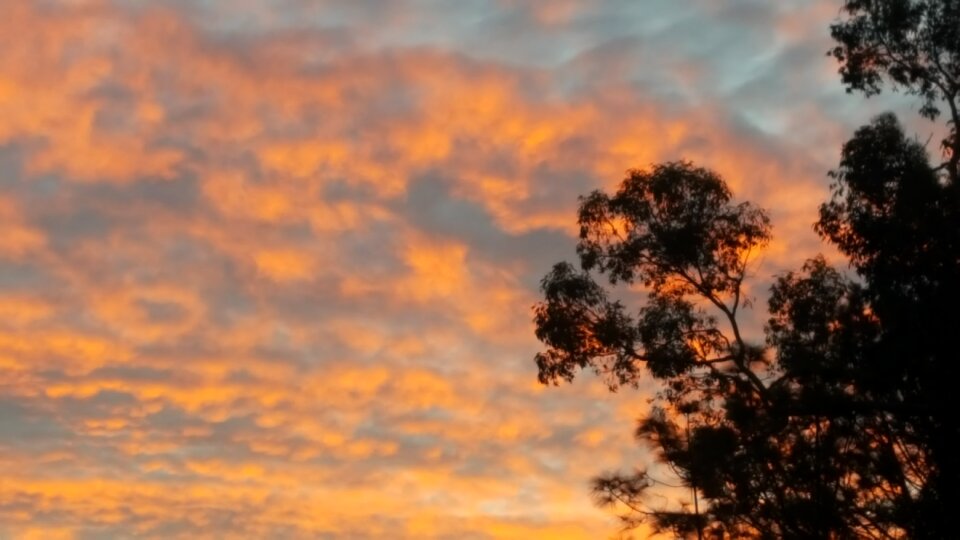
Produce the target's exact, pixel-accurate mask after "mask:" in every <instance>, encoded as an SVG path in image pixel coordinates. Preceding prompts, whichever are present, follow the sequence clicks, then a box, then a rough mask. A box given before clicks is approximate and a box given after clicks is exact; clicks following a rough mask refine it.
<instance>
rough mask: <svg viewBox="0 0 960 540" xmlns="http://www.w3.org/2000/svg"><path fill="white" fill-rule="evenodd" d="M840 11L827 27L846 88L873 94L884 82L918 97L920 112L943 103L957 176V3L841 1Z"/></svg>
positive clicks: (936, 111)
mask: <svg viewBox="0 0 960 540" xmlns="http://www.w3.org/2000/svg"><path fill="white" fill-rule="evenodd" d="M842 10H843V13H844V14H845V15H846V16H845V17H844V18H843V19H842V20H840V21H837V22H836V23H835V24H833V25H832V26H831V27H830V30H831V34H832V35H833V38H834V40H836V42H837V45H836V46H835V47H834V48H833V49H832V50H831V51H830V54H832V55H833V56H834V57H835V58H836V59H837V60H838V61H839V62H840V75H841V78H842V80H843V82H844V84H846V86H847V89H848V90H850V91H852V90H857V91H861V92H864V93H865V94H866V95H868V96H869V95H874V94H877V93H879V92H880V90H881V89H882V88H883V83H884V81H885V80H886V81H888V82H890V83H892V84H893V86H894V88H899V89H903V90H905V91H906V92H908V93H910V94H915V95H917V96H919V97H920V98H921V100H922V107H921V109H920V114H922V115H923V116H925V117H927V118H930V119H931V120H932V119H935V118H937V117H938V116H939V115H940V114H941V113H942V109H943V108H944V106H945V107H946V109H947V113H948V116H949V118H948V119H947V125H948V128H949V135H948V136H947V138H946V139H944V141H943V149H944V151H945V153H946V155H947V162H946V163H945V164H944V165H942V166H941V167H942V168H944V169H946V171H947V173H948V176H949V177H950V179H951V180H952V181H953V182H954V183H956V182H957V181H958V175H960V138H958V137H957V129H958V127H960V2H958V1H957V0H845V1H844V2H843V8H842Z"/></svg>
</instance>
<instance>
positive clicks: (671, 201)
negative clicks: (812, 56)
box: [534, 0, 960, 538]
mask: <svg viewBox="0 0 960 540" xmlns="http://www.w3.org/2000/svg"><path fill="white" fill-rule="evenodd" d="M958 6H960V4H958V3H957V2H950V1H948V2H933V1H923V2H910V1H906V0H903V1H894V0H891V1H848V2H846V3H845V7H844V10H845V13H846V15H847V18H846V19H844V20H842V21H840V22H838V23H836V24H835V25H834V26H833V27H832V29H833V33H834V36H835V38H836V39H837V40H838V43H839V45H838V47H837V48H836V49H835V50H834V51H833V54H834V55H835V56H836V57H837V58H838V59H839V60H840V61H841V74H842V76H843V78H844V81H845V82H846V83H847V84H848V87H849V88H852V89H858V90H864V91H866V92H867V93H868V94H869V93H875V92H877V91H879V89H880V86H879V85H880V83H881V81H882V80H883V78H884V77H887V78H889V79H890V80H891V81H893V82H894V83H895V84H897V85H900V86H902V87H905V88H907V90H908V91H910V92H913V93H916V94H918V95H920V96H921V98H922V99H923V102H924V107H923V109H922V111H921V112H922V113H923V114H924V115H926V116H928V117H930V118H934V117H936V111H937V110H938V106H939V105H941V101H944V102H946V104H947V106H948V108H949V109H950V116H951V118H950V120H949V121H948V125H949V126H950V135H949V136H948V138H947V140H946V141H945V143H944V146H945V152H946V155H947V161H946V162H945V163H943V164H941V165H936V166H934V165H931V163H930V160H929V156H928V154H927V152H926V150H925V149H924V148H923V146H921V145H920V144H918V143H917V142H915V141H912V140H910V139H908V138H907V137H906V136H905V135H904V133H903V129H902V128H901V126H900V125H899V123H898V122H897V120H896V118H895V117H893V116H892V115H890V114H887V115H881V116H879V117H877V118H875V119H874V120H873V121H872V122H871V123H870V124H869V125H867V126H864V127H862V128H860V129H859V130H858V131H857V132H856V133H855V134H854V136H853V138H852V139H851V140H850V141H849V142H847V143H846V144H845V145H844V147H843V149H842V152H841V161H840V164H839V166H838V168H837V169H836V170H835V171H833V172H831V173H830V175H831V177H832V178H833V181H834V182H833V184H832V186H831V189H832V197H831V199H830V200H829V201H827V202H826V203H824V204H823V205H822V206H821V208H820V219H819V221H818V222H817V224H816V227H815V228H816V230H817V232H818V233H820V235H821V236H822V237H823V238H824V239H826V240H828V241H830V242H832V243H833V244H835V245H836V246H837V247H838V248H839V249H840V251H841V252H842V253H844V254H845V255H846V256H847V257H849V261H850V264H851V266H852V268H853V269H854V270H855V271H856V273H857V274H858V276H857V278H855V279H852V278H849V277H846V276H844V275H843V274H842V273H840V272H839V271H837V270H834V269H832V268H830V267H829V266H828V265H827V263H826V262H825V260H824V259H823V258H822V257H817V258H814V259H812V260H810V261H808V262H807V263H806V264H805V265H804V266H803V268H802V269H800V270H799V271H798V272H791V273H787V274H785V275H782V276H779V277H778V278H777V279H776V281H775V283H774V285H773V287H772V289H771V291H770V297H769V300H768V306H767V307H768V311H769V319H768V321H767V324H766V327H765V331H766V338H765V342H764V343H750V342H748V341H747V340H745V338H744V336H743V333H742V331H741V323H740V321H739V319H738V317H739V315H740V312H741V310H742V308H743V307H744V305H745V304H746V303H747V302H746V300H747V299H746V298H745V297H744V282H745V280H746V279H748V278H749V272H748V269H749V267H750V262H751V260H752V258H753V257H754V255H755V254H757V253H758V252H759V251H760V250H762V249H763V247H764V246H765V245H766V243H767V242H768V241H769V239H770V235H771V231H770V225H769V221H768V219H767V217H766V215H765V213H764V212H763V211H762V210H761V209H759V208H757V207H755V206H753V205H750V204H749V203H739V204H738V203H736V202H734V201H733V199H732V196H731V193H730V191H729V189H728V188H727V187H726V185H725V183H724V181H723V179H722V178H720V177H719V176H718V175H717V174H716V173H713V172H711V171H708V170H706V169H702V168H698V167H695V166H694V165H693V164H691V163H689V162H672V163H665V164H660V165H655V166H653V167H652V168H651V169H649V170H643V171H641V170H632V171H629V173H628V176H627V177H626V179H624V181H623V183H622V184H621V186H620V188H619V190H618V191H617V192H616V193H614V194H612V195H608V194H605V193H602V192H599V191H597V192H594V193H592V194H590V195H588V196H586V197H584V198H581V200H580V210H579V217H578V221H579V224H580V239H579V242H578V244H577V253H578V255H579V268H577V267H575V266H574V265H572V264H569V263H560V264H557V265H556V266H554V268H553V270H552V271H551V272H550V273H549V274H547V276H546V277H545V278H544V279H543V281H542V283H541V289H542V292H543V295H544V299H543V301H542V302H540V303H538V304H537V305H536V306H535V307H534V320H535V323H536V335H537V337H538V338H539V339H540V340H541V341H542V342H543V343H544V344H545V345H546V350H544V351H543V352H541V353H539V354H538V355H537V356H536V363H537V365H538V368H539V378H540V381H541V382H543V383H558V382H559V381H564V380H565V381H569V380H571V379H572V378H573V377H574V376H575V375H576V373H577V372H578V371H579V370H581V369H592V370H594V371H595V372H597V373H598V374H600V375H601V376H603V377H604V378H605V380H606V381H607V382H608V384H609V385H610V388H611V390H616V389H617V388H619V387H620V386H623V385H636V384H637V382H638V381H639V379H640V378H641V377H643V376H645V375H649V376H650V377H652V378H654V379H656V380H657V381H660V382H661V391H660V392H659V393H658V394H657V396H656V398H655V399H654V400H653V402H652V407H651V410H650V412H649V413H648V414H647V416H646V417H645V418H644V419H643V420H642V421H641V422H640V424H639V426H638V428H637V432H636V433H637V437H638V438H639V439H640V440H642V441H645V442H646V443H648V444H650V445H651V446H652V448H653V449H654V450H655V452H656V455H657V457H658V458H659V460H660V461H661V462H662V463H663V464H665V465H666V466H667V467H668V468H669V469H671V470H672V471H674V473H675V474H676V477H677V479H678V481H679V482H680V484H681V485H682V486H683V487H684V488H685V489H688V490H690V493H691V498H692V503H693V504H692V505H672V506H663V505H657V504H652V503H651V498H650V495H651V494H654V493H657V492H658V491H659V489H660V487H661V486H662V485H663V484H664V481H663V479H662V478H660V477H659V474H660V473H658V472H656V471H653V470H649V469H642V470H638V471H635V472H633V473H627V474H622V473H614V474H605V475H602V476H600V477H598V478H596V479H595V481H594V493H595V495H596V498H597V501H598V502H599V503H600V504H603V505H618V506H619V507H620V508H621V509H625V512H623V514H622V516H621V517H622V519H623V522H624V526H625V527H627V528H631V527H635V526H637V525H638V524H639V523H640V522H648V523H650V524H651V525H652V526H653V527H654V529H655V530H659V531H668V532H672V533H673V534H675V535H677V536H681V537H692V536H695V537H698V538H704V537H716V538H727V537H731V538H741V537H754V538H901V537H910V538H948V537H950V536H951V532H952V527H950V522H951V521H952V520H950V519H949V516H950V514H949V511H950V505H951V504H952V503H953V502H954V501H956V500H960V494H958V493H957V491H958V485H960V464H958V459H960V446H958V444H957V442H956V441H958V440H960V422H958V420H957V417H956V413H957V412H958V411H960V403H958V398H957V395H958V394H960V392H957V391H956V389H955V388H954V386H955V384H954V380H953V379H952V378H951V377H950V376H949V375H948V374H949V373H950V372H951V371H950V369H949V366H950V365H951V363H952V362H953V361H954V359H955V358H956V354H955V352H954V349H953V348H952V347H951V343H950V340H949V337H950V336H951V335H952V334H951V332H954V331H955V328H956V327H957V323H958V322H960V321H958V317H957V315H956V314H955V313H956V312H955V310H956V308H957V306H958V305H960V180H958V177H957V174H958V169H957V161H958V156H960V152H958V142H957V134H956V126H957V120H958V118H957V109H956V100H957V98H958V91H957V88H958V86H957V81H958V79H960V64H958V54H957V49H958V47H960V39H958V37H957V36H958V33H960V7H958ZM951 25H952V26H951ZM947 27H950V28H947ZM951 36H953V37H951ZM951 40H952V41H951ZM601 277H602V278H604V280H600V279H599V278H601ZM603 281H606V284H603ZM624 284H625V285H627V287H625V289H627V291H626V292H624V291H623V290H622V289H624V288H617V286H618V285H624ZM640 285H642V288H643V290H644V293H643V294H644V295H645V298H644V301H642V302H641V305H640V306H639V308H637V309H634V310H630V309H629V308H628V306H627V304H626V300H628V299H629V298H630V297H635V296H636V295H635V294H633V293H631V292H630V291H631V290H635V289H636V286H640ZM631 286H634V287H631ZM691 506H692V507H691Z"/></svg>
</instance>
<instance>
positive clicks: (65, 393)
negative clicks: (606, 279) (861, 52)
mask: <svg viewBox="0 0 960 540" xmlns="http://www.w3.org/2000/svg"><path fill="white" fill-rule="evenodd" d="M825 6H826V3H825V2H818V3H815V4H812V5H811V4H809V3H807V2H799V1H798V2H785V3H783V5H782V6H781V5H780V4H778V5H777V6H776V7H771V6H768V5H766V4H763V5H760V4H758V3H756V2H746V1H741V2H732V3H730V4H729V6H727V7H725V8H718V7H716V5H715V3H712V2H706V1H698V2H691V3H690V4H688V5H686V4H685V5H684V6H681V7H678V6H677V5H676V3H674V2H665V1H664V2H661V1H657V2H649V3H645V4H644V7H643V9H640V8H638V7H637V6H635V5H633V4H631V3H609V4H604V5H603V6H597V5H596V4H592V3H585V2H580V1H564V2H556V3H550V4H549V5H546V4H541V3H537V2H517V1H499V0H498V1H478V2H453V3H444V4H443V5H437V4H436V3H432V2H426V1H418V0H405V1H404V2H396V3H391V4H390V7H389V8H385V7H384V5H383V3H381V2H340V1H325V2H312V1H311V2H303V1H299V0H285V1H282V2H261V1H255V0H249V1H244V2H241V3H236V2H220V1H205V2H184V1H181V0H169V1H162V2H152V3H149V4H142V3H139V2H129V1H126V0H115V1H110V0H93V1H80V2H77V1H71V2H66V1H57V2H54V1H50V2H31V1H28V0H15V1H13V2H12V3H11V4H10V5H9V6H6V7H7V8H8V9H7V11H6V16H5V17H4V18H3V20H2V21H0V32H2V33H3V35H5V36H8V37H9V40H8V41H9V42H10V46H8V47H4V48H3V49H2V50H0V73H3V74H4V76H3V77H2V79H0V186H2V187H3V193H2V195H0V225H2V226H3V230H4V234H3V235H2V237H0V389H2V391H3V395H4V399H3V400H2V402H0V409H2V415H0V418H2V419H3V420H2V424H0V458H2V459H0V464H2V465H0V468H2V470H0V472H2V473H3V475H4V478H5V479H6V480H5V484H4V485H5V489H4V491H3V493H2V494H0V522H2V523H4V526H3V527H2V528H0V536H3V537H11V538H31V537H43V538H57V537H63V538H112V537H118V536H129V535H135V536H138V537H144V538H196V537H218V538H269V537H283V538H318V537H319V538H383V537H390V538H530V537H550V538H595V537H597V536H602V535H605V534H608V533H610V532H612V531H613V530H614V528H615V526H616V524H615V521H614V520H613V519H612V518H611V516H609V514H607V513H605V512H603V511H601V510H599V509H596V508H594V507H593V506H592V505H591V503H590V500H589V493H588V480H589V478H590V476H591V475H593V474H596V473H599V472H601V470H603V469H614V468H618V467H630V466H633V465H634V464H636V463H638V462H639V461H641V460H643V459H647V458H648V457H649V456H648V455H647V450H646V449H644V448H639V447H637V446H636V445H635V444H634V442H633V441H632V440H631V437H630V432H631V430H632V423H633V422H634V421H635V419H636V417H637V416H639V415H640V414H641V413H642V410H643V407H644V398H645V396H647V395H649V394H650V392H651V391H652V390H653V389H652V387H646V386H644V387H642V388H641V389H640V390H639V391H638V392H637V393H634V394H630V393H626V394H624V395H617V396H611V395H608V393H607V392H606V388H605V386H604V385H603V384H602V382H601V381H596V380H594V379H591V378H589V377H586V378H585V379H584V380H580V381H577V382H576V383H575V384H573V385H570V386H565V387H561V388H551V389H544V388H542V387H540V386H539V385H537V383H536V381H535V366H534V365H533V363H532V362H531V360H530V359H531V358H532V356H533V353H534V352H535V351H536V350H537V347H538V344H537V343H536V342H535V340H534V338H533V335H532V323H531V320H530V319H531V314H530V312H529V307H530V306H531V304H532V303H533V302H535V301H536V298H537V285H538V281H539V279H540V277H541V276H542V274H543V273H544V272H545V271H546V270H547V269H548V268H549V266H550V264H551V263H552V262H555V261H556V260H559V259H563V258H568V259H569V258H572V257H573V256H574V252H573V244H574V237H575V235H576V224H575V207H576V204H577V196H578V195H581V194H585V193H587V192H589V191H590V190H593V189H610V188H613V187H614V186H615V185H616V184H617V183H618V182H619V181H620V180H621V178H622V177H623V176H624V171H626V170H627V169H629V168H632V167H645V166H647V165H649V164H651V163H656V162H659V161H664V160H675V159H692V160H694V161H695V162H697V163H698V164H701V165H705V166H709V167H712V168H715V169H717V170H719V171H720V172H721V173H722V174H723V175H725V177H726V178H727V179H728V181H729V182H730V184H731V185H732V186H733V188H734V191H735V193H736V195H737V196H738V197H740V198H743V199H751V200H755V201H757V202H758V203H759V204H760V205H762V206H766V207H768V208H770V209H771V212H772V214H773V217H774V221H775V226H776V227H777V228H776V235H777V236H776V240H775V241H774V243H773V244H772V246H771V247H770V249H769V250H768V251H767V252H766V253H765V254H764V256H763V265H762V266H761V267H759V268H758V270H757V272H758V275H759V276H760V278H759V282H758V284H757V285H756V286H755V287H754V289H752V292H755V293H756V295H757V296H760V295H762V294H764V293H763V284H764V283H765V282H764V279H765V277H766V276H769V275H771V274H773V273H774V272H776V271H779V270H781V269H785V268H791V267H794V266H796V265H797V264H798V263H799V262H800V261H801V260H802V259H803V258H804V257H806V256H809V255H812V254H813V253H815V252H816V251H818V250H821V249H823V247H822V246H821V245H820V244H819V242H818V240H817V239H816V237H815V236H814V235H813V233H812V231H811V230H810V224H811V223H812V221H813V220H814V219H815V206H816V204H817V203H818V202H819V201H820V200H822V198H823V196H824V194H825V193H826V179H825V177H824V173H825V171H826V170H827V169H828V168H829V167H830V166H831V165H832V162H833V161H834V160H835V158H836V155H837V151H838V149H839V144H840V142H841V141H842V140H843V138H844V137H845V136H846V135H847V134H848V133H849V132H850V131H851V129H852V126H853V125H856V123H857V122H859V121H862V120H863V119H864V118H866V117H867V116H868V115H867V113H865V112H864V111H863V110H860V109H853V108H851V106H850V105H849V102H846V101H844V99H845V98H844V97H843V94H842V90H841V89H840V88H839V86H837V85H834V86H833V87H825V86H824V85H825V81H827V80H830V77H831V76H832V74H831V70H832V69H833V67H832V65H830V64H829V63H828V62H827V63H825V60H824V58H823V56H822V51H823V50H825V49H824V48H823V45H822V44H821V42H819V41H817V39H820V38H822V37H823V36H824V30H823V29H824V28H825V27H826V26H825V25H826V24H827V22H828V21H829V19H830V18H831V17H832V16H833V13H832V11H831V10H829V9H825ZM744 15H749V19H750V21H749V23H745V22H742V18H743V16H744ZM689 35H697V36H698V39H696V40H688V39H686V38H684V37H683V36H689ZM812 35H814V36H818V37H810V36H812ZM824 88H826V89H824ZM902 103H903V102H901V101H897V100H895V99H894V100H889V101H884V102H881V103H880V105H888V104H892V105H894V106H900V104H902ZM877 106H879V105H877ZM761 315H762V314H757V313H754V314H753V315H752V316H754V317H755V318H756V320H755V321H752V322H751V325H750V327H749V328H750V330H751V331H752V332H754V334H755V335H757V334H758V331H759V323H760V319H761V318H762V317H761Z"/></svg>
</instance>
